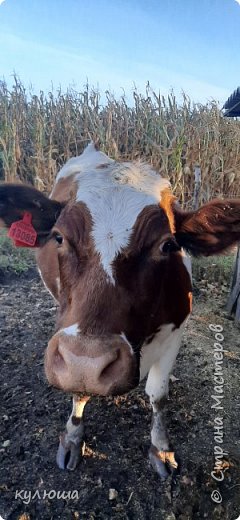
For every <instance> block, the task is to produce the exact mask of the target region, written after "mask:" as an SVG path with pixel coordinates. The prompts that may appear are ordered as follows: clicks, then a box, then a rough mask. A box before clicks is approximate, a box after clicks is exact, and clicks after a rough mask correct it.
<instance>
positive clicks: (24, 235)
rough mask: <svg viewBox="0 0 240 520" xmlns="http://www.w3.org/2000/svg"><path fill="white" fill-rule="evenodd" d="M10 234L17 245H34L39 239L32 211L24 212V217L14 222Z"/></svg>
mask: <svg viewBox="0 0 240 520" xmlns="http://www.w3.org/2000/svg"><path fill="white" fill-rule="evenodd" d="M8 236H9V237H10V238H12V240H13V242H14V245H15V246H16V247H34V246H35V244H36V240H37V232H36V231H35V229H34V227H33V226H32V215H31V213H27V212H26V213H24V215H23V219H22V220H18V221H17V222H13V223H12V225H11V227H10V229H9V231H8Z"/></svg>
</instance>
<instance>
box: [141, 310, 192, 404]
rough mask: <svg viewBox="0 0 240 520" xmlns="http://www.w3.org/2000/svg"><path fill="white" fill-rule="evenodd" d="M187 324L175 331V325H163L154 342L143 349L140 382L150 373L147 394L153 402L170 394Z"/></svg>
mask: <svg viewBox="0 0 240 520" xmlns="http://www.w3.org/2000/svg"><path fill="white" fill-rule="evenodd" d="M185 323H186V320H185V321H184V322H183V323H182V325H181V326H180V327H179V328H178V329H174V325H173V324H167V325H162V327H161V329H160V331H159V332H158V333H157V334H156V336H155V337H154V339H153V341H152V342H151V343H149V344H148V345H145V346H143V348H142V356H141V363H140V380H142V379H143V378H144V377H145V376H146V374H148V373H149V374H148V379H147V383H146V393H147V394H148V395H149V397H150V400H151V402H154V401H156V400H158V399H160V398H161V397H162V396H163V395H165V394H166V393H167V392H168V382H169V375H170V372H171V370H172V368H173V365H174V362H175V359H176V357H177V354H178V351H179V348H180V344H181V339H182V333H183V329H184V327H185ZM173 329H174V330H173Z"/></svg>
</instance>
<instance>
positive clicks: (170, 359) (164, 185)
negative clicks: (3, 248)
mask: <svg viewBox="0 0 240 520" xmlns="http://www.w3.org/2000/svg"><path fill="white" fill-rule="evenodd" d="M0 221H1V225H3V226H5V227H7V228H9V229H10V236H12V238H13V239H14V241H15V244H16V245H20V246H21V245H22V246H24V245H25V246H26V245H27V246H31V247H33V246H34V247H36V248H37V249H36V258H37V264H38V269H39V272H40V275H41V277H42V280H43V282H44V284H45V285H46V287H47V289H48V290H49V291H50V293H51V294H52V296H53V298H54V299H55V300H56V301H57V302H58V313H57V319H56V329H55V333H54V335H53V336H52V338H51V339H50V341H49V343H48V346H47V348H46V351H45V360H44V365H45V373H46V377H47V380H48V382H49V383H50V385H53V386H54V387H57V388H59V389H61V390H62V391H64V392H69V393H71V394H72V395H73V408H72V413H71V415H70V417H69V420H68V422H67V425H66V429H65V431H64V433H63V434H62V435H61V436H60V443H59V447H58V451H57V464H58V466H59V467H60V468H62V469H68V470H74V469H75V468H76V466H77V464H78V462H79V459H80V456H81V449H80V448H81V444H82V439H83V435H84V424H83V414H84V407H85V405H86V403H87V402H88V400H89V398H90V396H92V395H101V396H114V395H121V394H124V393H126V392H129V391H130V390H132V389H134V388H135V387H137V385H138V384H139V382H140V381H141V380H142V379H144V378H145V376H147V381H146V394H147V395H148V396H149V399H150V402H151V405H152V410H153V419H152V426H151V445H150V449H149V457H150V461H151V464H152V466H153V468H154V469H155V471H157V473H158V474H159V475H160V477H161V478H163V479H164V478H166V477H167V476H168V475H169V474H170V473H171V472H172V471H174V470H175V469H176V467H177V462H176V460H175V457H174V452H172V451H170V447H169V440H168V436H167V432H166V429H165V426H164V420H163V410H164V403H165V400H166V397H167V395H168V384H169V376H170V373H171V371H172V368H173V365H174V362H175V359H176V357H177V354H178V351H179V347H180V343H181V337H182V333H183V329H184V326H185V324H186V320H187V319H188V316H189V314H190V312H191V305H192V281H191V262H190V256H189V253H191V254H193V255H196V256H201V255H202V256H208V255H215V254H220V253H222V252H224V251H225V250H226V249H227V248H229V247H230V246H232V245H233V244H236V243H237V241H239V240H240V199H235V200H231V199H228V200H225V201H224V200H213V201H211V202H208V203H206V204H204V205H203V206H202V207H200V208H199V209H198V210H196V211H184V210H182V209H181V208H180V206H179V204H178V202H177V200H176V198H175V197H174V196H173V194H172V192H171V189H170V185H169V182H168V180H167V179H165V178H162V177H161V176H160V175H159V173H157V172H156V171H154V170H153V168H152V167H151V166H150V165H148V164H145V163H143V162H141V161H135V162H118V161H115V160H113V159H111V158H109V157H108V156H107V155H105V154H104V153H103V152H101V151H99V149H98V148H97V147H96V146H95V145H94V144H93V143H90V144H89V145H88V146H87V148H86V149H85V150H84V152H83V153H82V154H81V155H80V156H79V157H74V158H71V159H69V160H68V161H67V163H66V164H65V165H64V166H63V167H62V169H61V170H60V171H59V173H58V175H57V177H56V181H55V184H54V186H53V190H52V192H51V195H50V196H49V198H48V197H47V196H45V195H44V194H43V193H41V192H40V191H38V190H37V189H35V188H34V187H32V186H26V185H22V184H4V183H3V184H1V185H0ZM20 221H21V222H20ZM19 222H20V224H21V225H23V228H24V226H25V228H24V229H25V231H24V233H23V232H22V228H21V225H20V227H19ZM20 228H21V229H20ZM27 231H29V233H28V232H27Z"/></svg>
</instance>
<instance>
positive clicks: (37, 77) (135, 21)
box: [0, 0, 240, 103]
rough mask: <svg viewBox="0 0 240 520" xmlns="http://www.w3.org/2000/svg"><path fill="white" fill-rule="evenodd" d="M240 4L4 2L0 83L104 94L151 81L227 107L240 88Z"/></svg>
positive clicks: (216, 0) (227, 0)
mask: <svg viewBox="0 0 240 520" xmlns="http://www.w3.org/2000/svg"><path fill="white" fill-rule="evenodd" d="M239 50H240V0H4V1H3V0H0V78H3V77H4V78H5V79H6V80H7V83H8V85H9V87H10V86H11V84H12V73H13V71H15V72H16V73H17V74H18V75H19V76H20V78H21V79H22V81H23V82H24V84H25V86H26V87H28V85H30V84H32V85H33V87H34V90H35V91H36V92H38V91H39V90H40V89H42V90H44V91H48V90H49V89H50V88H51V84H53V85H54V87H55V88H57V87H59V85H60V84H61V86H62V89H63V90H66V88H67V86H68V85H69V84H72V85H74V86H75V88H76V89H79V90H81V88H82V87H83V85H84V83H86V79H87V78H88V81H89V83H90V84H91V85H95V86H98V87H99V88H100V90H101V91H102V92H104V91H105V90H106V89H111V90H112V91H113V92H114V93H115V94H116V95H117V96H118V95H121V93H122V89H124V90H125V92H126V93H127V94H129V93H131V91H132V89H133V85H134V84H135V85H136V86H137V87H138V89H139V90H140V91H144V90H145V85H146V83H147V81H149V82H150V84H151V85H152V87H153V88H154V89H156V90H157V91H158V90H160V92H161V93H162V94H166V93H168V91H169V90H170V89H171V88H173V89H174V91H175V92H176V94H177V96H179V94H180V92H181V90H182V89H183V90H184V91H185V92H186V93H187V94H188V95H189V96H190V98H191V99H192V100H194V101H197V102H198V101H200V102H205V101H206V100H210V99H212V98H214V99H217V100H218V101H219V102H220V103H223V102H224V101H225V100H226V99H227V97H228V96H229V95H230V94H231V93H232V91H233V90H234V89H235V88H236V87H237V86H239V85H240V52H239Z"/></svg>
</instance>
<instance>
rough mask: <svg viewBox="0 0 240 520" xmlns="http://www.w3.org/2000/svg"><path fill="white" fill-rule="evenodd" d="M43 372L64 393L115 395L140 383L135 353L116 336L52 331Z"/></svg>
mask: <svg viewBox="0 0 240 520" xmlns="http://www.w3.org/2000/svg"><path fill="white" fill-rule="evenodd" d="M45 372H46V376H47V379H48V381H49V383H50V384H52V385H53V386H56V387H58V388H60V389H62V390H64V391H66V392H75V393H80V392H86V393H89V394H97V395H116V394H123V393H125V392H128V391H129V390H131V389H132V388H134V387H135V386H137V385H138V383H139V367H138V363H137V359H136V356H135V354H134V353H133V352H132V349H131V348H130V346H129V344H128V343H127V342H126V341H125V340H124V338H123V337H120V336H118V335H113V336H110V337H101V338H95V337H92V336H77V337H76V336H71V335H65V334H64V332H59V333H57V334H55V335H54V336H53V338H52V339H51V340H50V342H49V344H48V347H47V350H46V354H45Z"/></svg>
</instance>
